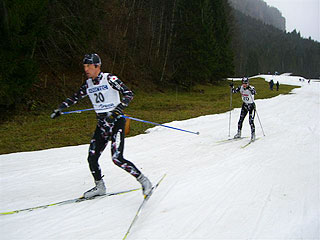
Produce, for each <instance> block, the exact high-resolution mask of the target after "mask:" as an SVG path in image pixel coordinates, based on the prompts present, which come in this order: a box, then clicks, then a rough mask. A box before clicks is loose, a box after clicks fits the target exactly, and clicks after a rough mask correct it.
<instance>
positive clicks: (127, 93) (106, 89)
mask: <svg viewBox="0 0 320 240" xmlns="http://www.w3.org/2000/svg"><path fill="white" fill-rule="evenodd" d="M83 67H84V71H85V73H86V75H87V77H88V79H87V80H86V81H85V82H84V83H83V84H82V86H81V87H80V89H79V91H78V92H76V93H75V94H74V95H73V96H72V97H69V98H67V99H66V100H65V101H64V102H63V103H62V104H61V105H60V107H59V108H58V109H56V110H54V111H53V113H52V114H51V118H52V119H54V118H56V117H58V116H60V115H61V112H62V110H63V109H65V108H68V107H70V106H71V105H73V104H76V103H77V102H78V101H79V100H81V99H82V98H84V97H86V96H89V98H90V100H91V102H92V105H93V108H94V110H95V112H96V115H97V127H96V130H95V132H94V135H93V138H92V139H91V142H90V147H89V155H88V163H89V168H90V170H91V173H92V176H93V178H94V180H95V187H93V188H92V189H90V190H88V191H87V192H85V193H84V197H85V198H92V197H94V196H97V195H104V194H105V193H106V187H105V184H104V181H103V179H102V177H103V176H102V175H101V169H100V166H99V163H98V160H99V157H100V155H101V154H102V152H103V150H104V149H105V147H106V146H107V144H108V141H109V140H111V156H112V160H113V162H114V164H116V165H117V166H119V167H121V168H122V169H124V170H125V171H127V172H128V173H130V174H131V175H132V176H134V177H135V178H136V179H137V180H138V181H139V182H140V184H141V185H142V189H143V194H144V195H148V194H149V193H150V191H151V189H152V184H151V182H150V181H149V179H148V178H147V177H146V176H144V175H143V174H142V173H141V172H140V171H139V169H138V168H137V167H136V166H135V165H134V164H133V163H132V162H130V161H128V160H126V159H125V158H124V157H123V150H124V138H125V121H126V120H125V118H123V117H121V115H122V114H123V109H124V108H125V107H127V106H128V104H129V103H130V101H131V100H132V99H133V93H132V91H131V90H130V89H129V88H128V87H127V86H126V85H125V84H124V83H123V82H122V81H121V80H120V79H119V78H118V77H116V76H115V75H112V74H110V73H103V72H101V59H100V57H99V56H98V55H97V54H95V53H94V54H86V55H85V57H84V59H83ZM120 93H121V95H122V100H120Z"/></svg>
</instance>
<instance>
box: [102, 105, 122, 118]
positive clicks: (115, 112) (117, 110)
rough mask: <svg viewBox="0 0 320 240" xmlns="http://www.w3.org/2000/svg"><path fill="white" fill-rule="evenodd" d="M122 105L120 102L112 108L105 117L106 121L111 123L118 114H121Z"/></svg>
mask: <svg viewBox="0 0 320 240" xmlns="http://www.w3.org/2000/svg"><path fill="white" fill-rule="evenodd" d="M123 109H124V106H123V105H122V104H121V103H120V104H118V106H116V108H115V109H113V110H112V111H111V112H109V113H108V116H107V118H106V120H107V122H108V123H113V122H114V121H115V120H116V119H117V118H118V117H119V116H120V115H122V114H123V112H122V111H123Z"/></svg>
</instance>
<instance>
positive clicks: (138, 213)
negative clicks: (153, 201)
mask: <svg viewBox="0 0 320 240" xmlns="http://www.w3.org/2000/svg"><path fill="white" fill-rule="evenodd" d="M166 175H167V174H164V175H163V176H162V178H161V179H160V180H159V181H158V182H157V183H156V184H155V185H154V186H153V187H152V190H151V192H150V193H149V194H148V195H146V196H144V198H143V201H142V203H141V204H140V206H139V208H138V210H137V212H136V214H135V216H134V218H133V219H132V221H131V224H130V226H129V228H128V230H127V232H126V234H125V235H124V237H123V238H122V240H125V239H126V238H127V237H128V235H129V233H130V230H131V228H132V227H133V225H134V223H135V222H136V221H137V219H138V217H139V215H140V213H141V210H142V208H143V206H144V205H145V204H146V203H147V201H148V200H149V198H150V197H151V195H152V194H153V192H154V191H155V190H156V188H157V187H158V186H159V184H160V183H161V182H162V180H163V179H164V178H165V176H166Z"/></svg>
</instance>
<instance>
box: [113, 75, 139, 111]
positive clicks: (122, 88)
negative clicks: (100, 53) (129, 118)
mask: <svg viewBox="0 0 320 240" xmlns="http://www.w3.org/2000/svg"><path fill="white" fill-rule="evenodd" d="M107 79H108V82H109V83H110V85H111V87H112V88H113V89H115V90H118V91H119V92H120V93H121V95H122V99H121V103H120V104H121V105H122V106H123V108H124V107H127V106H128V105H129V103H130V102H131V100H132V99H133V92H132V91H131V90H130V89H129V88H128V87H127V86H126V85H125V84H124V83H123V82H122V81H121V80H120V79H119V78H118V77H116V76H114V75H112V74H109V75H108V78H107Z"/></svg>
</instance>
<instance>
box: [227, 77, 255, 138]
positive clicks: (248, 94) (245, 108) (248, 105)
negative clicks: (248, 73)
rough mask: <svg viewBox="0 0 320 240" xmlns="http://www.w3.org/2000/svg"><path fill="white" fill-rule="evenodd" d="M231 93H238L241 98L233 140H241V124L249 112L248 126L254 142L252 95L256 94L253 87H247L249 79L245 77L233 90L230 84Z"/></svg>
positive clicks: (253, 103) (253, 105)
mask: <svg viewBox="0 0 320 240" xmlns="http://www.w3.org/2000/svg"><path fill="white" fill-rule="evenodd" d="M230 87H231V92H232V93H238V92H240V94H241V97H242V101H243V103H242V107H241V113H240V119H239V122H238V132H237V134H236V135H235V136H234V138H241V130H242V124H243V120H244V119H245V117H246V116H247V114H248V112H249V124H250V127H251V141H255V139H256V134H255V125H254V116H255V114H254V111H255V108H256V105H255V102H254V95H255V94H256V93H257V92H256V90H255V88H254V86H251V85H249V79H248V78H247V77H244V78H242V85H241V86H239V87H237V88H234V86H233V83H230Z"/></svg>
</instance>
